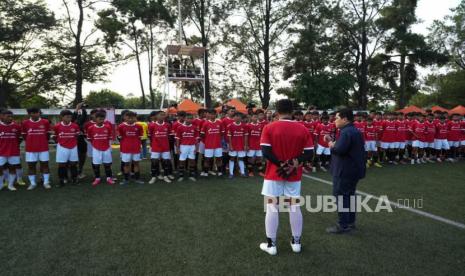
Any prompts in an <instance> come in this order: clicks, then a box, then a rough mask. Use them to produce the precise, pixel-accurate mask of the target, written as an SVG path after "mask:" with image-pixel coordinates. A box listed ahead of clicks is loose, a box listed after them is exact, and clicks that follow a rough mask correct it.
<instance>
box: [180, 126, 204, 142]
mask: <svg viewBox="0 0 465 276" xmlns="http://www.w3.org/2000/svg"><path fill="white" fill-rule="evenodd" d="M176 139H178V140H179V144H180V145H190V146H191V145H195V144H197V142H198V140H199V131H198V129H197V127H196V126H194V125H193V124H190V125H185V124H181V125H179V126H178V128H177V129H176Z"/></svg>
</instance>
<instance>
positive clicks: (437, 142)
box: [434, 139, 450, 150]
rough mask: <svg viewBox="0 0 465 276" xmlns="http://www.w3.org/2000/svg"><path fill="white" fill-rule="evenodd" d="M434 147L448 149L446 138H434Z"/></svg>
mask: <svg viewBox="0 0 465 276" xmlns="http://www.w3.org/2000/svg"><path fill="white" fill-rule="evenodd" d="M434 148H435V149H437V150H443V149H444V150H449V149H450V147H449V143H448V142H447V139H434Z"/></svg>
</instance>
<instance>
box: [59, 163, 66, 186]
mask: <svg viewBox="0 0 465 276" xmlns="http://www.w3.org/2000/svg"><path fill="white" fill-rule="evenodd" d="M58 178H59V179H60V184H64V181H65V179H66V167H58Z"/></svg>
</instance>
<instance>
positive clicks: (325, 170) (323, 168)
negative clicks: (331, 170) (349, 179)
mask: <svg viewBox="0 0 465 276" xmlns="http://www.w3.org/2000/svg"><path fill="white" fill-rule="evenodd" d="M320 169H321V170H322V171H324V172H327V171H328V170H327V169H326V168H325V167H323V166H321V167H320Z"/></svg>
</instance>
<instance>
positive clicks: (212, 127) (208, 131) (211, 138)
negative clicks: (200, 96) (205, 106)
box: [200, 119, 224, 149]
mask: <svg viewBox="0 0 465 276" xmlns="http://www.w3.org/2000/svg"><path fill="white" fill-rule="evenodd" d="M200 133H202V135H203V136H204V138H203V142H204V144H205V149H218V148H221V137H222V136H223V135H224V129H223V123H222V122H221V121H220V120H218V119H216V120H215V121H213V122H212V121H210V120H207V121H205V122H204V123H203V126H202V128H201V131H200Z"/></svg>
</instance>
